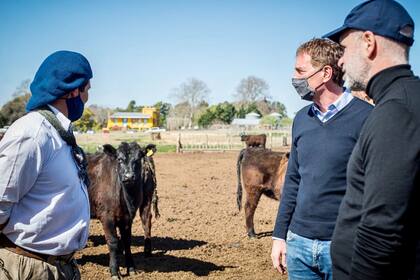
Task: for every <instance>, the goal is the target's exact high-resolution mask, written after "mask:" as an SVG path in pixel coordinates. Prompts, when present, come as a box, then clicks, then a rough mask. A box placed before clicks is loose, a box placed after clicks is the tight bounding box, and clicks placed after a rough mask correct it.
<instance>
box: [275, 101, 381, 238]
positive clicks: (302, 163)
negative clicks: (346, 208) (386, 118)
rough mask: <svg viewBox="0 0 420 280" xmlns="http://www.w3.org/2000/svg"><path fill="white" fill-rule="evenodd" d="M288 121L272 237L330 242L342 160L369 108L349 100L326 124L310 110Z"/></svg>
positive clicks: (342, 189) (343, 185)
mask: <svg viewBox="0 0 420 280" xmlns="http://www.w3.org/2000/svg"><path fill="white" fill-rule="evenodd" d="M311 106H312V105H309V106H306V107H304V108H303V109H301V110H300V111H299V112H298V113H297V114H296V117H295V120H294V121H293V128H292V138H293V139H292V141H293V143H292V149H291V153H290V158H289V164H288V167H287V172H286V179H285V183H284V187H283V194H282V198H281V201H280V207H279V211H278V214H277V220H276V225H275V228H274V233H273V236H274V237H277V238H283V239H286V233H287V230H288V229H289V230H290V231H292V232H293V233H296V234H298V235H301V236H304V237H307V238H311V239H321V240H331V237H332V234H333V231H334V226H335V221H336V218H337V214H338V208H339V206H340V203H341V200H342V198H343V196H344V193H345V190H346V169H347V162H348V160H349V157H350V154H351V152H352V150H353V147H354V145H355V144H356V142H357V139H358V138H359V133H360V130H361V128H362V126H363V123H364V122H365V120H366V118H367V116H368V115H369V113H370V111H371V110H372V108H373V107H372V106H371V105H370V104H368V103H366V102H365V101H362V100H360V99H358V98H354V99H353V100H352V101H351V102H350V103H349V104H347V106H346V107H344V108H343V109H342V110H340V111H339V112H338V113H337V114H336V115H334V116H333V117H332V118H331V119H329V120H328V121H327V122H325V123H322V122H321V121H320V120H319V119H318V117H317V116H316V115H315V114H314V113H313V111H312V109H311Z"/></svg>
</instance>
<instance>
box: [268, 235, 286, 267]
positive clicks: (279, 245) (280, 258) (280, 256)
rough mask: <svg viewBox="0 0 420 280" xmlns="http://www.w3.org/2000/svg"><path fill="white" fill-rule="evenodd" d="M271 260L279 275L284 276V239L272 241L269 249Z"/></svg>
mask: <svg viewBox="0 0 420 280" xmlns="http://www.w3.org/2000/svg"><path fill="white" fill-rule="evenodd" d="M271 260H272V262H273V266H274V268H275V269H277V271H278V272H280V273H281V274H286V271H287V265H286V241H285V240H284V239H278V240H277V239H273V247H272V249H271Z"/></svg>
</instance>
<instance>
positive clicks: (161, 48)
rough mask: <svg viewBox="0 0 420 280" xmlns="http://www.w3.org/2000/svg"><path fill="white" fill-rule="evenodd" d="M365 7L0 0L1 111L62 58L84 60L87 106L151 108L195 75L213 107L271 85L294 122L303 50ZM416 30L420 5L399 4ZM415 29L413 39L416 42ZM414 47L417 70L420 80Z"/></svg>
mask: <svg viewBox="0 0 420 280" xmlns="http://www.w3.org/2000/svg"><path fill="white" fill-rule="evenodd" d="M361 2H362V1H360V0H346V1H338V0H336V1H326V0H323V1H318V0H301V1H291V0H290V1H281V0H272V1H268V0H258V1H257V0H253V1H248V0H241V1H239V0H167V1H163V0H150V1H144V0H143V1H142V0H139V1H100V0H89V1H83V0H73V1H66V0H61V1H53V0H44V1H38V0H25V1H24V0H2V1H0V42H1V43H0V105H2V104H4V103H5V102H7V101H8V100H10V98H11V96H12V94H13V92H14V90H15V88H16V87H17V86H18V85H19V84H20V83H21V82H22V81H23V80H25V79H32V78H33V76H34V74H35V71H36V70H37V68H38V66H39V65H40V63H41V62H42V61H43V60H44V58H45V57H46V56H48V55H49V54H50V53H52V52H54V51H56V50H63V49H65V50H73V51H78V52H81V53H83V54H84V55H85V56H86V57H87V58H88V59H89V61H90V63H91V65H92V68H93V71H94V78H93V80H92V89H91V91H90V99H89V104H98V105H102V106H108V107H117V106H119V107H125V106H126V105H127V104H128V102H129V101H130V100H135V101H136V102H137V104H141V105H152V104H154V103H155V102H157V101H160V100H163V101H169V102H171V103H173V102H174V101H175V100H173V99H171V98H170V94H171V92H172V90H173V89H174V88H176V87H177V86H179V84H181V83H182V82H184V81H185V80H186V79H188V78H190V77H195V78H198V79H201V80H203V81H204V82H206V84H207V85H208V87H209V88H210V89H211V93H210V95H209V101H210V103H218V102H222V101H225V100H227V101H233V97H232V95H233V93H234V92H235V89H236V87H237V85H238V84H239V82H240V80H241V79H242V78H245V77H247V76H249V75H255V76H257V77H260V78H263V79H265V80H266V81H267V82H268V83H269V85H270V94H271V96H273V98H274V99H275V100H279V101H281V102H283V103H284V104H285V105H286V107H287V109H288V113H289V115H290V116H293V115H294V112H296V111H297V110H299V109H300V108H301V107H303V106H304V105H305V104H306V102H304V101H301V100H300V99H299V97H298V96H297V94H296V93H295V91H294V89H293V87H292V86H291V82H290V78H291V75H292V72H293V65H294V58H295V50H296V48H297V47H298V46H299V44H301V43H303V42H305V41H307V40H309V39H311V38H313V37H319V36H322V35H323V34H325V33H327V32H329V31H331V30H333V29H335V28H336V27H338V26H340V25H341V24H342V22H343V20H344V18H345V16H346V15H347V14H348V12H349V11H350V10H351V9H352V8H353V7H354V6H355V5H357V4H358V3H361ZM399 2H400V3H401V4H403V5H404V6H405V8H406V9H407V10H408V11H409V13H410V14H411V16H412V17H413V19H414V21H415V23H416V24H417V26H419V25H420V1H413V0H404V1H399ZM418 29H419V27H417V30H416V32H415V39H417V40H418V41H420V33H419V31H418ZM419 56H420V47H419V42H417V41H416V42H415V44H414V47H413V48H412V51H411V64H412V66H413V69H414V72H415V73H416V74H419V73H420V61H419Z"/></svg>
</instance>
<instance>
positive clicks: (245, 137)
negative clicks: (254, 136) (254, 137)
mask: <svg viewBox="0 0 420 280" xmlns="http://www.w3.org/2000/svg"><path fill="white" fill-rule="evenodd" d="M248 138H249V135H246V134H242V135H241V141H243V142H244V141H247V140H248Z"/></svg>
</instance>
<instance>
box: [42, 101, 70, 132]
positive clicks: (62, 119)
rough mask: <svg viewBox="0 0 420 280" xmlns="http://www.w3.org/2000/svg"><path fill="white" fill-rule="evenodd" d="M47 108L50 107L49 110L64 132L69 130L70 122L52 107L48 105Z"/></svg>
mask: <svg viewBox="0 0 420 280" xmlns="http://www.w3.org/2000/svg"><path fill="white" fill-rule="evenodd" d="M48 107H50V109H51V110H52V111H53V113H54V115H55V116H56V117H57V119H58V120H59V121H60V123H61V125H62V126H63V128H64V130H66V131H67V130H69V127H70V125H71V121H70V120H69V119H68V118H67V117H66V116H65V115H64V114H63V113H61V112H60V111H59V110H58V109H57V108H55V107H54V106H52V105H50V104H48Z"/></svg>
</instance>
